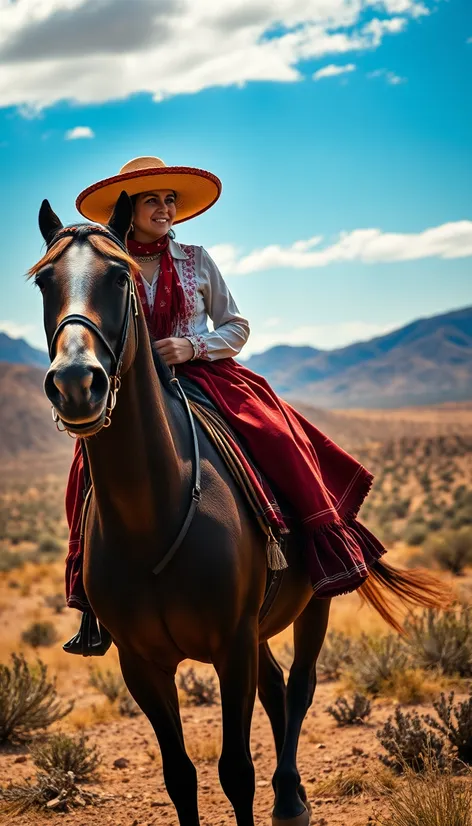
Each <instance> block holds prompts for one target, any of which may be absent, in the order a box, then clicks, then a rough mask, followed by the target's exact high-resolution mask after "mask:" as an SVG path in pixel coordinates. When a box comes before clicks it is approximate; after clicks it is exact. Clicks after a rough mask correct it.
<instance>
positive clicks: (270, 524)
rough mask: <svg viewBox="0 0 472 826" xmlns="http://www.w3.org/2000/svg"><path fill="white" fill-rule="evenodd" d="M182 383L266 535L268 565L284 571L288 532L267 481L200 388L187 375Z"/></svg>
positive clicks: (180, 380)
mask: <svg viewBox="0 0 472 826" xmlns="http://www.w3.org/2000/svg"><path fill="white" fill-rule="evenodd" d="M179 382H180V386H181V387H182V389H183V391H184V393H185V395H186V396H187V400H188V402H189V405H190V409H191V411H192V413H193V415H194V417H195V419H196V420H197V421H198V422H199V424H200V425H201V427H202V429H203V430H204V431H205V433H206V435H207V437H208V438H209V440H210V441H211V442H212V444H213V445H214V447H215V448H216V450H217V451H218V453H219V454H220V456H221V458H222V460H223V461H224V463H225V465H226V468H227V470H228V471H229V473H230V474H231V476H232V477H233V479H234V481H235V482H236V484H237V485H238V487H239V489H240V491H241V493H242V495H243V497H244V498H245V500H246V503H247V505H248V506H249V509H250V510H251V512H252V513H253V514H254V516H255V517H256V520H257V522H258V524H259V527H260V528H261V530H262V531H263V532H264V533H265V534H266V536H267V567H268V568H269V570H271V571H281V570H283V569H284V568H286V567H287V562H286V559H285V557H284V555H283V552H282V549H281V542H282V536H283V535H284V534H286V533H288V532H289V531H288V528H287V526H286V524H285V519H284V516H283V515H282V511H281V509H280V507H279V505H278V503H277V500H276V498H275V496H274V494H273V492H272V490H271V488H270V486H269V484H268V482H267V480H266V479H265V478H264V476H263V475H262V473H261V472H260V470H259V469H258V468H257V467H256V465H255V464H254V462H253V461H252V459H251V458H250V457H249V455H248V454H247V452H246V451H245V449H244V448H243V446H242V445H241V442H240V441H239V439H238V437H237V436H236V434H235V433H234V431H233V430H232V429H231V428H230V427H229V425H228V424H227V422H226V421H225V420H224V419H223V417H222V416H221V415H220V414H219V413H218V411H217V409H216V407H215V406H214V404H213V403H212V402H211V401H210V399H209V398H208V397H207V396H206V395H205V394H204V393H203V391H202V390H201V389H200V387H199V386H198V385H196V384H195V383H194V382H192V381H190V380H189V379H188V378H187V377H185V376H182V377H179Z"/></svg>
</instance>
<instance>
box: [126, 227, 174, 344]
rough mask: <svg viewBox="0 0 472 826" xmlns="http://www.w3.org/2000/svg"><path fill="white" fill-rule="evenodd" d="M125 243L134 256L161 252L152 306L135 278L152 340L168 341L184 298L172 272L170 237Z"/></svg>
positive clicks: (140, 281)
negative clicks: (147, 241) (145, 241)
mask: <svg viewBox="0 0 472 826" xmlns="http://www.w3.org/2000/svg"><path fill="white" fill-rule="evenodd" d="M126 243H127V246H128V250H129V252H130V254H131V255H134V256H141V255H156V254H157V253H161V267H160V272H159V278H158V281H157V290H156V297H155V300H154V307H150V306H149V304H148V301H147V295H146V290H145V287H144V284H143V283H142V280H141V279H140V278H138V279H137V282H136V286H137V288H138V293H139V297H140V299H141V303H142V305H143V309H144V315H145V317H146V321H147V325H148V327H149V332H150V333H151V336H152V338H153V339H156V340H158V339H162V338H169V337H170V336H171V335H172V330H173V328H174V325H175V323H176V321H177V320H178V319H179V318H182V316H183V315H184V310H185V295H184V291H183V288H182V284H181V283H180V279H179V276H178V274H177V270H176V269H175V264H174V259H173V258H172V255H171V254H170V250H169V236H168V235H164V236H163V238H159V239H158V240H157V241H151V242H150V243H147V244H142V243H140V242H139V241H135V240H134V238H128V240H127V242H126Z"/></svg>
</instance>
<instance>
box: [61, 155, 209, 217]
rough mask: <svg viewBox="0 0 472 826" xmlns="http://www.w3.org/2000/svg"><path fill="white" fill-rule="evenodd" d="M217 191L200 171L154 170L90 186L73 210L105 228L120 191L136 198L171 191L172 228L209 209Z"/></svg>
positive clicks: (116, 176) (183, 167) (202, 171)
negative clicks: (173, 204) (174, 198)
mask: <svg viewBox="0 0 472 826" xmlns="http://www.w3.org/2000/svg"><path fill="white" fill-rule="evenodd" d="M221 188H222V187H221V181H220V179H219V178H217V177H216V175H213V174H212V173H211V172H206V171H205V170H204V169H194V168H193V167H187V166H166V167H155V168H150V169H140V170H139V171H138V172H125V173H123V174H121V175H115V176H114V177H113V178H104V180H103V181H98V182H97V183H96V184H92V186H89V187H87V189H84V190H83V192H81V193H80V195H79V196H78V198H77V201H76V207H77V209H78V211H79V212H80V214H81V215H83V216H84V217H85V218H87V219H88V220H89V221H95V222H97V223H99V224H106V223H108V221H109V220H110V217H111V214H112V212H113V208H114V206H115V204H116V202H117V200H118V198H119V196H120V194H121V192H123V190H124V191H125V192H127V193H128V195H138V194H139V193H140V192H152V191H153V190H156V189H173V190H175V192H176V193H177V201H176V208H177V213H176V217H175V221H174V224H179V223H180V222H181V221H188V220H189V219H190V218H195V217H196V216H197V215H201V213H202V212H205V211H206V210H207V209H210V207H211V206H213V204H214V203H215V202H216V201H217V200H218V198H219V197H220V194H221Z"/></svg>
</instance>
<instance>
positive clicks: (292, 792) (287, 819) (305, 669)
mask: <svg viewBox="0 0 472 826" xmlns="http://www.w3.org/2000/svg"><path fill="white" fill-rule="evenodd" d="M329 606H330V600H327V599H315V597H313V598H312V599H311V600H310V602H309V603H308V605H307V606H306V608H305V610H304V611H303V612H302V613H301V614H300V616H299V617H298V619H297V620H296V621H295V623H294V658H293V664H292V667H291V669H290V676H289V679H288V685H287V728H286V733H285V741H284V744H283V747H282V752H281V755H280V759H279V762H278V764H277V768H276V770H275V774H274V778H273V785H274V789H275V806H274V811H273V819H272V822H273V826H308V824H309V823H310V816H309V813H308V810H307V807H306V805H305V801H304V800H303V799H302V795H301V794H300V791H301V787H300V775H299V773H298V769H297V750H298V740H299V737H300V731H301V727H302V723H303V720H304V718H305V715H306V713H307V711H308V709H309V707H310V705H311V703H312V701H313V694H314V691H315V686H316V660H317V659H318V655H319V653H320V651H321V646H322V645H323V641H324V638H325V634H326V629H327V627H328V617H329ZM302 794H303V792H302Z"/></svg>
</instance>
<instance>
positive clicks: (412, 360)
mask: <svg viewBox="0 0 472 826" xmlns="http://www.w3.org/2000/svg"><path fill="white" fill-rule="evenodd" d="M0 362H9V363H10V364H16V365H19V364H22V365H29V366H31V367H40V368H42V370H44V368H46V367H47V366H48V364H49V358H48V356H47V354H46V353H45V352H43V351H41V350H36V349H34V348H33V347H30V345H29V344H27V343H26V341H23V340H22V339H12V338H10V337H9V336H7V335H6V334H5V333H0ZM245 364H246V365H247V366H248V367H249V368H250V369H251V370H254V371H255V372H256V373H260V374H262V375H263V376H265V378H266V379H267V380H268V381H269V382H270V384H271V385H272V387H273V388H274V389H275V390H276V391H277V392H278V393H279V394H280V395H282V396H284V397H286V398H289V399H293V400H297V401H300V402H304V403H307V404H309V405H314V406H316V407H317V408H320V407H324V408H354V407H365V408H385V407H406V406H410V405H425V404H441V403H443V402H460V401H468V400H469V399H472V307H466V308H464V309H462V310H456V311H454V312H450V313H445V314H443V315H437V316H433V317H431V318H422V319H419V320H418V321H414V322H413V323H412V324H407V325H406V326H405V327H401V328H400V329H398V330H394V332H392V333H388V334H387V335H384V336H378V337H377V338H373V339H371V340H370V341H362V342H358V343H355V344H351V345H349V346H348V347H342V348H340V349H338V350H317V349H315V348H314V347H291V346H288V345H279V346H277V347H272V348H271V349H270V350H267V351H266V352H264V353H261V354H260V355H255V356H252V357H251V358H250V359H248V360H247V361H246V362H245ZM7 373H8V376H9V381H11V378H12V374H11V371H7ZM34 373H36V371H34ZM26 375H27V373H25V374H24V375H23V381H26ZM32 375H33V374H31V376H32ZM40 375H41V373H40V371H37V376H35V378H34V383H35V384H36V386H37V387H38V389H39V385H40V383H41V382H40V379H39V376H40ZM2 376H3V379H2ZM5 380H6V372H5V370H4V371H3V373H0V395H1V396H2V398H3V394H4V387H3V384H4V381H5ZM46 404H47V403H46ZM1 418H2V417H1V416H0V424H1Z"/></svg>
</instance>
